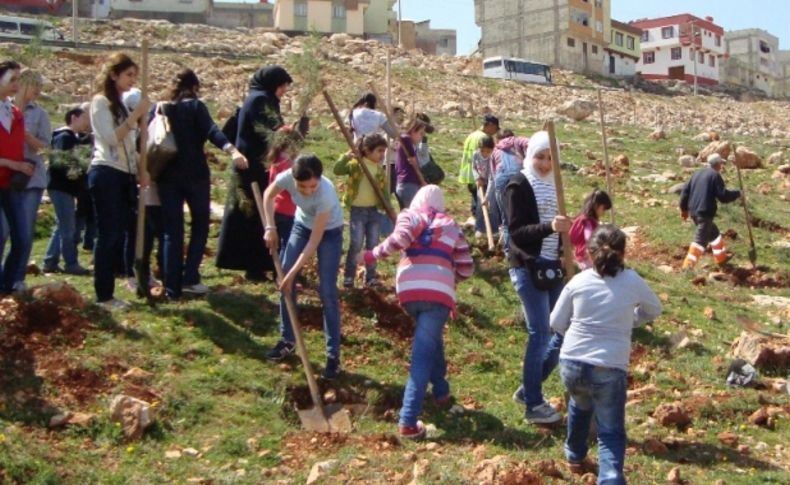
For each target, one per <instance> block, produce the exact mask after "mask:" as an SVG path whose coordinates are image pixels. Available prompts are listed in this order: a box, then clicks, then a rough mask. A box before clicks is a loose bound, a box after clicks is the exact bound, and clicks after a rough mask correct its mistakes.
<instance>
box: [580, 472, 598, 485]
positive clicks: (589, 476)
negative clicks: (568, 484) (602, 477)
mask: <svg viewBox="0 0 790 485" xmlns="http://www.w3.org/2000/svg"><path fill="white" fill-rule="evenodd" d="M581 481H582V483H583V484H584V485H595V484H596V483H598V477H597V476H596V475H595V473H592V472H588V473H585V474H584V475H582V477H581Z"/></svg>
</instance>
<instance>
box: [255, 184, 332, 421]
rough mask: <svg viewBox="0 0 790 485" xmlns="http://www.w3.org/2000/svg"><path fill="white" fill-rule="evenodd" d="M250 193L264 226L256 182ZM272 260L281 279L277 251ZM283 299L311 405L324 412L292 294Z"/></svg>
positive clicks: (281, 274) (261, 199) (261, 205)
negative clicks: (311, 399)
mask: <svg viewBox="0 0 790 485" xmlns="http://www.w3.org/2000/svg"><path fill="white" fill-rule="evenodd" d="M252 195H253V197H255V205H256V206H257V207H258V214H259V215H260V217H261V223H262V224H263V226H264V227H266V217H265V216H264V214H263V195H262V194H261V188H260V186H259V185H258V182H253V183H252ZM272 260H274V269H275V271H276V272H277V279H278V280H280V281H282V280H283V278H284V277H285V275H284V274H283V267H282V263H280V255H279V252H278V253H277V254H273V255H272ZM283 299H284V300H285V308H286V310H287V311H288V317H289V318H290V319H291V328H292V329H293V332H294V337H295V338H296V349H297V351H298V352H299V358H300V359H301V360H302V367H304V373H305V377H307V386H308V387H309V388H310V396H311V397H312V398H313V405H314V406H315V407H316V408H317V409H318V410H319V411H321V414H322V415H323V413H324V404H323V402H322V401H321V392H320V391H319V390H318V383H317V382H316V380H315V375H313V366H312V364H310V359H309V358H308V357H307V346H306V345H305V344H304V338H303V337H302V328H301V325H299V320H298V318H297V317H298V315H297V313H296V304H295V303H294V299H293V295H292V294H290V293H287V292H285V291H283Z"/></svg>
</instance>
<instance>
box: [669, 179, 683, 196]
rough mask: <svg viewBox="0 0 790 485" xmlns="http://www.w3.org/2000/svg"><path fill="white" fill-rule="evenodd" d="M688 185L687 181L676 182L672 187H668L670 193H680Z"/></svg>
mask: <svg viewBox="0 0 790 485" xmlns="http://www.w3.org/2000/svg"><path fill="white" fill-rule="evenodd" d="M685 186H686V183H685V182H681V183H679V184H675V185H673V186H672V187H670V188H668V189H667V193H668V194H680V193H681V192H683V188H684V187H685Z"/></svg>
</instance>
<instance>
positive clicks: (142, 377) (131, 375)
mask: <svg viewBox="0 0 790 485" xmlns="http://www.w3.org/2000/svg"><path fill="white" fill-rule="evenodd" d="M153 376H154V375H153V374H152V373H151V372H148V371H145V370H143V369H141V368H139V367H132V368H131V369H129V370H128V371H126V372H125V373H124V375H123V377H124V379H130V380H133V381H147V380H149V379H150V378H152V377H153Z"/></svg>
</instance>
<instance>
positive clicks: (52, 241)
mask: <svg viewBox="0 0 790 485" xmlns="http://www.w3.org/2000/svg"><path fill="white" fill-rule="evenodd" d="M47 192H48V193H49V200H51V201H52V207H54V209H55V218H56V219H57V224H56V225H55V229H53V231H52V236H51V237H50V238H49V245H48V246H47V254H46V256H44V266H45V267H47V268H54V267H56V266H57V265H58V263H59V262H60V256H61V255H63V262H64V264H65V269H66V270H70V269H75V268H77V267H78V266H79V261H78V260H77V236H76V233H77V211H76V198H75V197H74V196H73V195H71V194H69V193H67V192H62V191H60V190H48V191H47Z"/></svg>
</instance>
